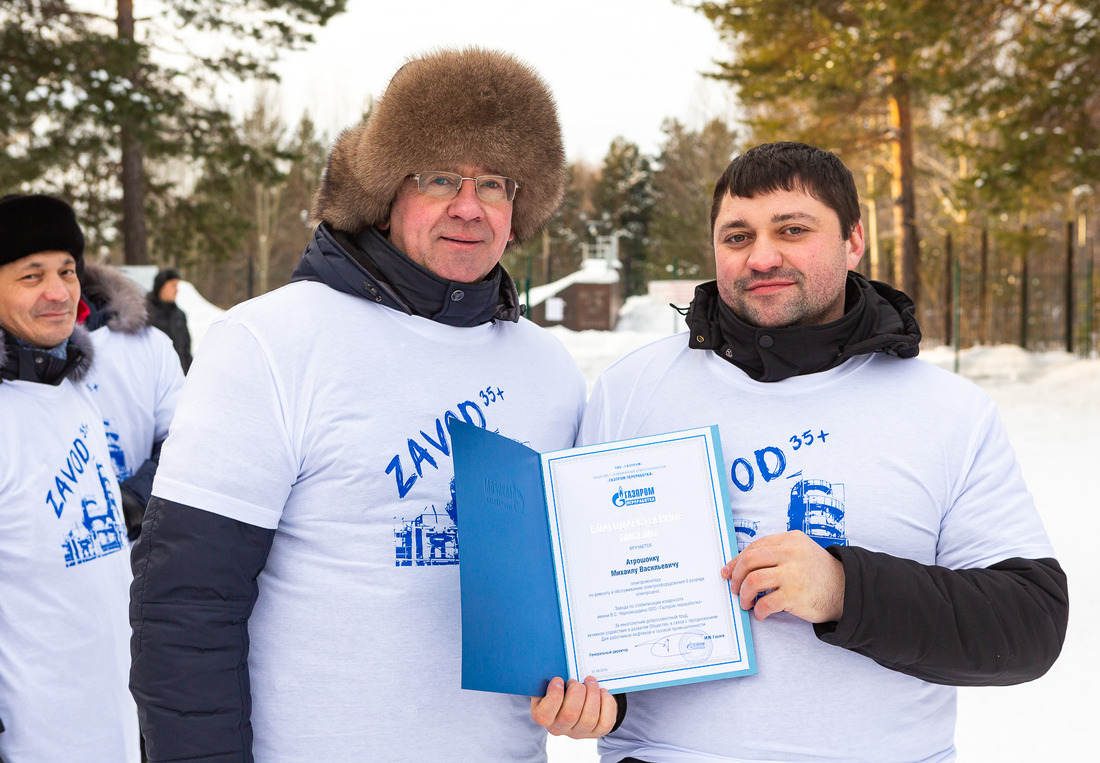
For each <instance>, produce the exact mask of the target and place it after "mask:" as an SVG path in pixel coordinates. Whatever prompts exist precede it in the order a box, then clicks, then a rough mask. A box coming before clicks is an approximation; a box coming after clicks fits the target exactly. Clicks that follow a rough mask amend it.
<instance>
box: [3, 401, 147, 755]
mask: <svg viewBox="0 0 1100 763" xmlns="http://www.w3.org/2000/svg"><path fill="white" fill-rule="evenodd" d="M0 422H2V431H3V435H4V436H3V440H2V442H0V448H2V449H3V455H2V457H0V719H2V720H3V722H4V727H5V729H6V730H5V731H4V732H3V733H0V758H2V759H3V760H4V761H5V763H57V761H65V760H94V761H111V762H112V763H114V762H115V761H118V762H119V763H136V762H137V761H138V759H139V757H140V756H139V752H138V723H137V708H136V707H135V705H134V701H133V699H132V698H131V697H130V692H129V689H128V688H127V683H128V680H129V672H130V625H129V620H128V616H127V606H128V602H129V597H128V591H129V585H130V579H131V577H130V546H129V543H128V542H127V540H126V526H125V522H124V521H123V518H122V503H121V497H120V495H119V492H118V484H117V483H116V482H115V477H114V474H113V473H112V471H111V457H110V455H109V454H108V452H107V441H106V438H105V436H104V432H103V423H102V419H101V417H100V415H99V410H98V409H97V408H96V407H95V404H94V403H93V401H92V399H91V396H90V393H88V392H87V391H86V390H85V389H84V388H83V386H77V385H74V384H72V383H71V382H69V381H67V380H66V381H63V382H62V383H61V384H60V385H59V386H56V387H54V386H51V385H48V384H35V383H32V382H26V381H6V382H4V383H2V384H0Z"/></svg>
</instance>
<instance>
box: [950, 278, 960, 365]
mask: <svg viewBox="0 0 1100 763" xmlns="http://www.w3.org/2000/svg"><path fill="white" fill-rule="evenodd" d="M953 277H954V281H955V299H954V305H953V306H952V307H953V309H954V312H955V336H954V337H953V339H954V341H955V373H956V374H957V373H958V372H959V350H960V346H959V345H960V344H961V342H960V337H959V324H960V323H961V320H960V316H959V313H960V312H961V311H962V288H961V281H962V263H961V262H959V261H958V260H955V272H954V274H953Z"/></svg>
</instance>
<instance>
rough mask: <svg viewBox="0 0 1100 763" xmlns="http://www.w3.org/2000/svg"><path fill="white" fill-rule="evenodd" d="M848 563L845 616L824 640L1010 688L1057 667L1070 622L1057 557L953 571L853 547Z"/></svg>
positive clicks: (835, 551)
mask: <svg viewBox="0 0 1100 763" xmlns="http://www.w3.org/2000/svg"><path fill="white" fill-rule="evenodd" d="M829 552H830V553H831V554H832V555H833V556H835V557H836V558H838V559H839V560H840V561H841V562H842V563H843V564H844V577H845V582H844V614H843V615H842V616H841V618H840V620H839V621H838V622H832V623H819V624H817V625H815V626H814V630H815V632H816V634H817V636H818V638H819V639H821V640H822V641H824V642H826V643H828V644H833V645H834V646H839V647H843V648H845V649H850V650H852V651H854V652H857V653H859V654H862V655H864V656H866V657H870V658H871V659H872V660H874V661H875V662H877V663H879V664H880V665H882V666H883V667H887V668H890V669H891V670H896V671H898V672H900V673H905V674H906V675H910V676H915V677H916V678H920V679H923V680H925V681H929V682H931V683H937V684H948V685H952V686H1008V685H1011V684H1018V683H1023V682H1024V681H1031V680H1033V679H1035V678H1038V677H1039V676H1041V675H1043V674H1044V673H1046V672H1047V670H1049V669H1050V666H1051V665H1053V664H1054V661H1055V660H1056V659H1057V658H1058V655H1059V653H1060V652H1061V650H1062V643H1063V642H1064V641H1065V638H1066V628H1067V625H1068V622H1069V588H1068V585H1067V582H1066V575H1065V573H1064V572H1063V571H1062V568H1061V566H1059V564H1058V562H1057V561H1056V560H1054V559H1019V558H1012V559H1006V560H1004V561H1003V562H998V563H997V564H994V565H991V566H989V567H984V568H977V569H966V570H952V569H947V568H946V567H936V566H930V565H924V564H919V563H918V562H915V561H912V560H910V559H901V558H899V557H895V556H890V555H889V554H881V553H876V552H873V551H868V550H866V549H862V548H858V547H855V546H848V547H841V546H830V547H829Z"/></svg>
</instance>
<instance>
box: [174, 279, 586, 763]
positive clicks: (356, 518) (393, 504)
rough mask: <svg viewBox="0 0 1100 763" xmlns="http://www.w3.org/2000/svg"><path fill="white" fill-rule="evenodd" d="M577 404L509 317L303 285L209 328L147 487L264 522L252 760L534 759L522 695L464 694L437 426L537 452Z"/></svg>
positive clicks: (569, 375) (454, 548)
mask: <svg viewBox="0 0 1100 763" xmlns="http://www.w3.org/2000/svg"><path fill="white" fill-rule="evenodd" d="M584 396H585V387H584V381H583V378H582V376H581V374H580V371H579V369H578V368H577V366H576V364H575V363H574V362H573V360H572V359H571V358H570V357H569V355H568V354H567V353H566V351H565V349H564V348H563V347H562V346H561V344H560V343H559V342H558V341H557V339H555V338H554V337H553V336H552V335H550V334H549V333H547V332H545V331H543V330H542V329H540V328H538V327H536V326H535V325H534V324H532V323H530V322H529V321H526V320H521V321H520V322H519V323H518V324H514V323H505V322H499V323H490V324H485V325H482V326H478V327H474V328H455V327H450V326H445V325H442V324H438V323H434V322H432V321H430V320H426V319H424V318H418V317H413V316H408V315H404V314H402V313H399V312H397V311H394V310H390V309H387V308H383V307H379V306H378V305H375V304H373V303H370V302H367V301H366V300H363V299H359V298H356V297H352V296H349V295H346V294H342V293H339V292H337V291H334V290H332V289H330V288H328V287H327V286H324V285H322V284H319V283H312V282H303V283H294V284H291V285H289V286H286V287H283V288H282V289H279V290H278V291H275V292H272V293H271V294H268V295H265V296H263V297H261V298H259V299H256V300H253V301H251V302H249V303H247V304H245V305H242V306H239V307H237V308H235V309H233V310H231V311H230V312H229V313H227V314H226V315H225V316H223V318H222V320H221V321H219V322H218V323H216V324H214V326H212V327H211V329H210V330H209V332H208V333H207V334H206V336H205V338H204V339H203V352H202V354H201V355H200V356H199V357H198V359H197V360H196V361H195V364H194V365H193V366H192V367H191V371H190V373H189V375H188V381H187V384H186V385H185V388H184V392H183V395H182V397H181V399H180V404H179V407H178V408H177V411H176V417H175V419H174V421H173V424H172V434H171V435H170V436H169V438H168V441H167V443H166V444H165V446H164V451H163V454H162V459H161V464H160V469H159V471H158V473H157V477H156V482H155V484H154V488H153V492H154V494H155V495H157V496H160V497H162V498H165V499H168V500H172V501H176V502H179V503H183V504H187V505H189V506H195V507H198V508H202V509H205V510H208V511H212V512H215V513H218V514H222V515H225V516H227V517H231V518H233V519H237V520H240V521H243V522H247V523H250V524H253V525H257V526H260V527H266V528H277V533H276V535H275V539H274V542H273V544H272V548H271V553H270V555H269V557H268V561H267V566H266V568H265V569H264V571H263V573H262V574H261V575H260V578H259V599H258V602H257V604H256V608H255V611H254V612H253V614H252V617H251V620H250V621H249V634H250V636H251V650H250V652H249V658H248V662H249V669H250V674H251V679H252V700H253V710H252V725H253V729H254V732H255V742H254V745H253V749H254V751H255V754H256V759H257V760H258V761H264V762H265V763H273V762H274V761H295V762H297V761H303V760H325V761H360V760H396V759H402V760H430V759H435V758H442V759H447V760H509V761H539V760H544V759H545V748H544V745H545V731H544V730H543V729H541V728H540V727H538V726H537V725H535V724H534V723H533V722H532V721H531V720H530V717H529V715H530V700H529V699H527V698H525V697H517V696H510V695H504V694H491V693H486V692H475V691H464V690H462V689H461V688H460V666H461V660H460V644H461V629H460V619H459V592H458V566H457V562H458V540H459V539H458V535H457V531H456V523H455V517H454V506H453V497H452V481H453V480H452V477H453V467H452V460H451V452H450V437H449V434H448V432H447V429H446V416H447V415H448V414H450V415H454V416H456V417H458V418H459V419H463V420H466V421H470V422H472V423H475V424H478V425H483V426H485V427H488V428H489V429H492V430H495V431H499V432H500V433H501V434H503V435H506V436H508V437H511V438H513V439H516V440H519V441H522V442H525V443H527V444H529V445H530V447H532V448H534V449H535V450H539V451H547V450H553V449H557V448H563V447H570V446H572V445H573V441H574V438H575V436H576V432H577V428H578V425H579V421H580V416H581V413H582V410H583V406H584Z"/></svg>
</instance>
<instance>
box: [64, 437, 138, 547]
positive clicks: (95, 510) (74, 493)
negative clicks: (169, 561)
mask: <svg viewBox="0 0 1100 763" xmlns="http://www.w3.org/2000/svg"><path fill="white" fill-rule="evenodd" d="M88 431H89V430H88V426H87V425H81V427H80V434H79V436H77V437H76V438H74V439H73V442H72V445H71V446H70V448H69V450H68V452H67V453H66V454H65V457H64V460H63V463H62V464H61V465H60V467H59V468H58V469H57V471H56V473H55V474H54V475H53V478H52V483H51V484H50V486H49V487H48V488H47V490H46V506H47V507H48V508H47V510H48V511H50V512H52V514H53V516H55V517H56V519H57V520H58V521H59V524H60V529H61V538H60V551H61V556H62V559H63V560H64V563H65V566H66V567H75V566H76V565H79V564H84V563H86V562H90V561H92V560H94V559H99V558H100V557H103V556H107V555H108V554H114V553H117V552H118V551H121V550H122V549H123V548H124V547H125V546H126V542H125V540H124V539H125V538H126V530H125V528H124V526H123V520H122V512H121V508H120V507H119V505H118V499H117V498H116V490H115V484H116V483H115V478H114V476H113V474H112V472H111V468H110V467H109V466H105V465H104V464H102V463H101V462H100V461H99V459H98V458H96V457H95V456H94V455H93V454H92V453H91V451H90V450H89V448H88V445H87V437H88Z"/></svg>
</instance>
